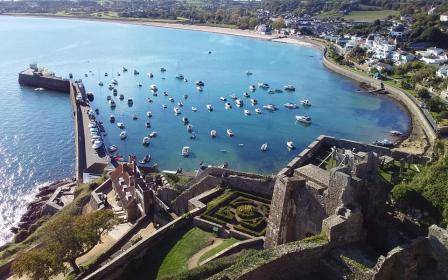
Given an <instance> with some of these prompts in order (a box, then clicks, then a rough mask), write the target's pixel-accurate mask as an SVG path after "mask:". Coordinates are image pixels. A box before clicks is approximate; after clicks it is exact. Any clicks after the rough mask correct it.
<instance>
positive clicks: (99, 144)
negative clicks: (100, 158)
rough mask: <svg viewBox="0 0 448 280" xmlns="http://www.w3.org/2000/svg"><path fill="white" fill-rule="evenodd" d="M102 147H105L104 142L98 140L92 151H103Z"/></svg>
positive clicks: (94, 143)
mask: <svg viewBox="0 0 448 280" xmlns="http://www.w3.org/2000/svg"><path fill="white" fill-rule="evenodd" d="M101 147H103V141H100V140H96V141H95V142H93V145H92V149H94V150H98V149H101Z"/></svg>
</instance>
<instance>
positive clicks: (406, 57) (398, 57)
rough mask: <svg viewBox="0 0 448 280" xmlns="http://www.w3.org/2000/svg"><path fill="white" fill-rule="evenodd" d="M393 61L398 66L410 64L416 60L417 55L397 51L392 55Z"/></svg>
mask: <svg viewBox="0 0 448 280" xmlns="http://www.w3.org/2000/svg"><path fill="white" fill-rule="evenodd" d="M392 60H393V61H394V63H395V64H397V65H401V64H406V63H408V62H411V61H413V60H415V55H413V54H412V53H410V52H405V51H402V50H396V51H394V52H393V53H392Z"/></svg>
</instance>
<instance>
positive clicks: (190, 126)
mask: <svg viewBox="0 0 448 280" xmlns="http://www.w3.org/2000/svg"><path fill="white" fill-rule="evenodd" d="M187 131H188V132H192V131H193V126H192V125H191V124H188V125H187Z"/></svg>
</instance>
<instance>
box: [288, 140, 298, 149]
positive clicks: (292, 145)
mask: <svg viewBox="0 0 448 280" xmlns="http://www.w3.org/2000/svg"><path fill="white" fill-rule="evenodd" d="M286 147H288V149H291V150H293V149H295V148H296V146H295V145H294V142H292V141H288V142H286Z"/></svg>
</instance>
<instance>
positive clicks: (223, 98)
mask: <svg viewBox="0 0 448 280" xmlns="http://www.w3.org/2000/svg"><path fill="white" fill-rule="evenodd" d="M219 99H221V101H227V98H225V97H224V96H221V97H220V98H219Z"/></svg>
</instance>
